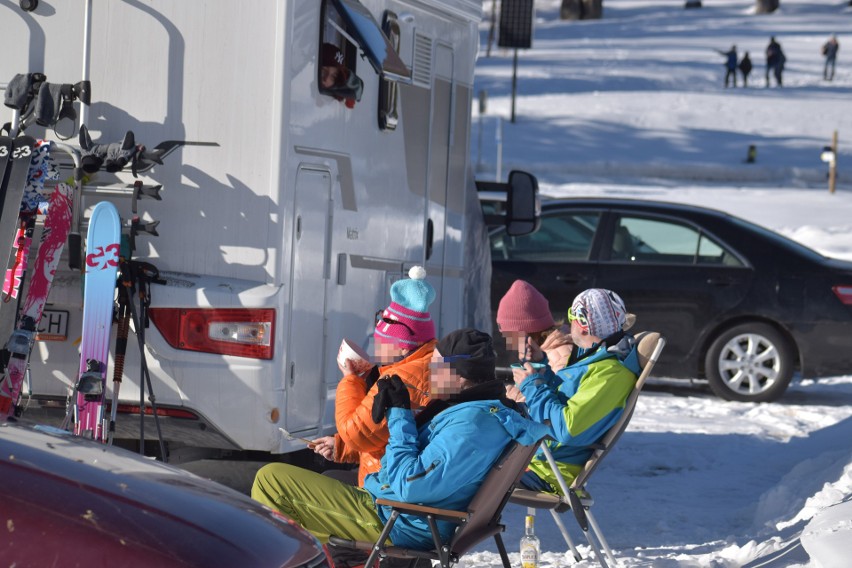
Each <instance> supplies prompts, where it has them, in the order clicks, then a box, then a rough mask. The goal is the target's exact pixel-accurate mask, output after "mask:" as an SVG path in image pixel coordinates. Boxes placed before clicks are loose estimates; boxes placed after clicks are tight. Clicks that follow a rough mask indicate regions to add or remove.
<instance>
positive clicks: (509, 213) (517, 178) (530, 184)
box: [506, 170, 541, 237]
mask: <svg viewBox="0 0 852 568" xmlns="http://www.w3.org/2000/svg"><path fill="white" fill-rule="evenodd" d="M508 186H509V187H508V188H507V189H506V233H507V234H509V235H510V236H513V237H520V236H523V235H528V234H530V233H533V232H535V231H536V230H538V227H539V225H540V224H541V201H539V197H538V180H537V179H536V177H535V176H534V175H532V174H530V173H527V172H522V171H518V170H513V171H511V172H510V173H509V183H508Z"/></svg>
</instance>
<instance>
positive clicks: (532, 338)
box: [497, 280, 571, 364]
mask: <svg viewBox="0 0 852 568" xmlns="http://www.w3.org/2000/svg"><path fill="white" fill-rule="evenodd" d="M497 327H498V329H499V330H500V334H501V335H502V336H503V338H504V339H505V340H506V349H508V350H509V351H513V350H514V351H517V352H518V359H519V361H520V362H521V363H522V364H523V363H525V362H527V361H533V362H539V363H541V362H542V361H543V360H544V358H545V353H544V352H545V351H546V352H547V356H548V357H551V358H554V357H555V358H558V359H560V360H559V361H557V360H555V359H553V360H551V361H550V362H552V363H556V364H559V363H564V359H566V358H567V356H568V354H570V352H571V349H570V345H571V336H570V333H569V332H568V329H567V328H566V327H565V326H562V325H559V324H557V323H556V322H555V321H554V319H553V315H552V313H551V311H550V304H549V303H548V301H547V298H545V297H544V296H542V294H541V292H539V291H538V290H536V288H535V286H533V285H532V284H530V283H529V282H527V281H525V280H515V281H514V282H513V283H512V286H511V287H510V288H509V291H508V292H506V294H505V295H504V296H503V297H502V298H501V299H500V304H499V305H498V307H497ZM561 346H567V347H566V348H564V349H558V348H559V347H561ZM545 348H546V349H545ZM563 351H564V353H563Z"/></svg>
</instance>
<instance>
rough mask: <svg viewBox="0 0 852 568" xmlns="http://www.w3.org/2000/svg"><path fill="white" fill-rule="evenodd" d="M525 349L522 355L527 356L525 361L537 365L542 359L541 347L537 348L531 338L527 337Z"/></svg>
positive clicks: (536, 344)
mask: <svg viewBox="0 0 852 568" xmlns="http://www.w3.org/2000/svg"><path fill="white" fill-rule="evenodd" d="M525 348H526V350H525V351H524V355H525V356H527V355H528V356H529V357H528V358H527V359H526V361H535V362H536V363H538V362H540V361H541V360H542V359H544V352H543V351H542V350H541V347H539V346H538V343H536V342H535V341H533V338H532V337H530V336H527V344H526V346H525ZM526 361H524V362H526Z"/></svg>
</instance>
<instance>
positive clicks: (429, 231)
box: [426, 219, 435, 260]
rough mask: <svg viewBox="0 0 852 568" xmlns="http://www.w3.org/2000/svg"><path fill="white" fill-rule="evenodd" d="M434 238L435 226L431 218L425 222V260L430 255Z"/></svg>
mask: <svg viewBox="0 0 852 568" xmlns="http://www.w3.org/2000/svg"><path fill="white" fill-rule="evenodd" d="M434 238H435V227H434V225H433V224H432V219H429V220H428V221H427V222H426V260H429V259H430V258H431V257H432V241H433V239H434Z"/></svg>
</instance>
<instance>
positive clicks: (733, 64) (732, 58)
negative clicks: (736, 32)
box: [716, 45, 737, 89]
mask: <svg viewBox="0 0 852 568" xmlns="http://www.w3.org/2000/svg"><path fill="white" fill-rule="evenodd" d="M716 51H718V52H719V54H720V55H723V56H725V88H726V89H727V88H728V82H729V81H730V80H731V79H733V84H734V87H736V86H737V46H736V45H732V46H731V49H729V50H728V51H722V50H721V49H717V50H716Z"/></svg>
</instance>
